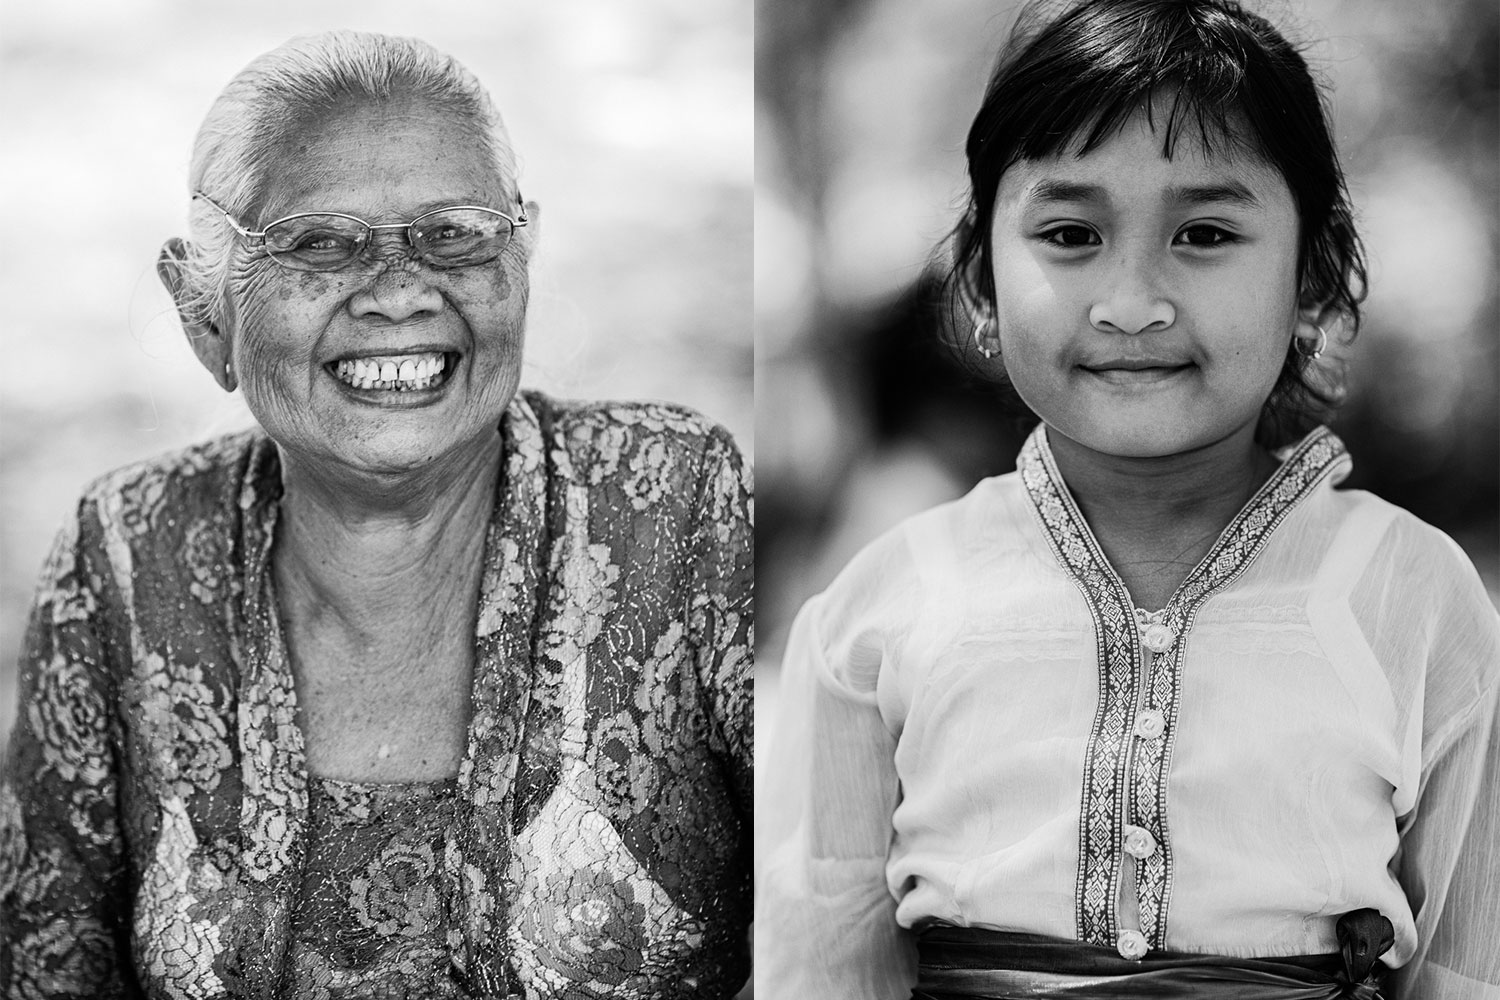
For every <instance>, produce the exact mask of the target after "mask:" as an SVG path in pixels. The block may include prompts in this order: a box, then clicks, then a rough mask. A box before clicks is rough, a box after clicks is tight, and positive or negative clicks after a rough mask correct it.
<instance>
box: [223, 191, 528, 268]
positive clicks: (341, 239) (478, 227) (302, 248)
mask: <svg viewBox="0 0 1500 1000" xmlns="http://www.w3.org/2000/svg"><path fill="white" fill-rule="evenodd" d="M193 197H194V198H202V199H203V200H204V201H206V202H208V203H209V204H210V205H212V206H213V207H214V208H216V209H218V210H219V212H220V213H221V214H222V215H223V216H224V218H225V219H226V220H227V221H228V222H229V224H230V225H231V226H233V227H234V231H235V232H237V233H239V234H240V236H242V237H243V238H244V239H245V241H246V242H247V243H248V244H249V245H250V246H251V247H261V248H264V249H265V251H266V253H267V254H269V255H270V257H271V259H272V260H274V261H276V263H278V264H280V265H281V266H282V267H289V268H291V269H292V270H294V271H337V270H340V269H341V268H344V267H347V266H348V265H349V264H350V263H351V262H352V261H354V260H356V259H357V258H358V257H359V256H360V255H361V254H362V253H364V250H365V247H366V246H367V245H368V244H369V242H370V237H371V236H372V235H373V234H374V233H375V231H376V230H377V229H404V230H405V231H406V239H407V242H408V243H410V244H411V247H412V249H413V250H415V251H416V252H417V255H418V256H419V257H421V258H422V259H423V260H425V261H426V262H427V263H429V264H431V265H432V266H433V267H440V268H453V267H472V266H474V265H475V264H488V263H489V262H490V261H492V260H494V259H495V258H496V257H499V256H500V254H501V252H502V251H504V250H505V247H506V245H507V244H509V243H510V238H511V234H513V233H514V232H515V231H516V230H517V229H519V228H520V227H522V226H524V225H526V222H527V219H526V209H525V208H524V207H523V208H522V209H521V211H520V214H519V215H518V216H517V217H516V218H511V217H510V216H509V215H506V214H505V213H504V212H498V211H496V210H495V209H493V208H482V207H480V206H478V205H452V206H450V207H448V208H439V209H437V210H436V211H432V212H428V213H426V214H425V215H419V216H417V217H416V218H415V219H413V220H412V221H411V222H399V223H391V224H389V225H380V226H372V225H371V224H370V223H368V222H366V221H365V220H363V219H359V218H355V217H354V216H352V215H344V214H343V213H341V212H298V213H297V214H295V215H288V216H284V217H283V218H280V219H277V220H276V221H275V222H271V223H268V224H267V225H266V228H265V229H263V230H261V231H260V232H254V231H252V230H249V229H246V228H245V227H244V226H242V225H240V223H239V220H237V219H235V217H234V216H232V215H230V214H229V212H228V211H227V210H225V208H224V207H223V206H222V205H220V204H219V203H218V202H216V201H214V200H213V199H212V198H210V197H209V196H208V195H206V194H204V193H203V192H202V191H194V192H193ZM517 200H518V201H519V196H518V199H517Z"/></svg>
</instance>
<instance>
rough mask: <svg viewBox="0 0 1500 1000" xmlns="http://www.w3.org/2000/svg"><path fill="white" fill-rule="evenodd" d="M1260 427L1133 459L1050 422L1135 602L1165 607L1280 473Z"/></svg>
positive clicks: (1056, 454) (1072, 483)
mask: <svg viewBox="0 0 1500 1000" xmlns="http://www.w3.org/2000/svg"><path fill="white" fill-rule="evenodd" d="M1254 430H1255V429H1254V426H1253V425H1251V426H1248V427H1246V428H1242V429H1241V430H1240V431H1237V432H1236V433H1235V434H1233V435H1231V436H1229V437H1227V438H1224V439H1223V440H1220V441H1216V442H1214V443H1212V444H1210V445H1207V446H1205V447H1202V448H1198V449H1195V450H1193V451H1190V452H1183V453H1181V454H1176V455H1166V456H1162V457H1159V458H1129V457H1122V456H1119V455H1108V454H1104V453H1102V452H1098V451H1094V450H1093V449H1091V448H1089V447H1087V446H1086V445H1083V444H1080V443H1078V442H1077V441H1074V440H1072V439H1070V438H1068V437H1066V436H1064V435H1062V434H1060V433H1058V432H1056V431H1054V430H1051V429H1050V428H1049V433H1048V438H1047V440H1048V444H1049V445H1050V446H1051V449H1052V455H1053V458H1054V459H1055V460H1056V462H1057V468H1058V471H1059V472H1061V473H1062V477H1063V480H1064V482H1066V484H1067V487H1068V490H1069V492H1071V493H1072V495H1073V499H1074V500H1075V501H1076V502H1077V503H1078V508H1079V510H1080V511H1082V512H1083V516H1084V518H1085V519H1086V520H1087V521H1088V523H1089V527H1090V528H1091V529H1092V530H1093V533H1094V537H1095V538H1096V539H1097V540H1098V542H1099V545H1100V547H1101V548H1102V549H1103V550H1104V554H1105V556H1106V557H1107V558H1108V559H1109V561H1110V564H1111V565H1112V566H1113V567H1114V569H1115V571H1116V572H1117V573H1118V574H1119V575H1120V578H1121V580H1122V581H1124V583H1125V585H1126V587H1127V589H1129V590H1130V593H1131V597H1132V598H1133V599H1134V601H1135V603H1136V605H1137V606H1139V607H1143V608H1146V609H1148V610H1155V609H1157V608H1160V607H1162V606H1163V605H1165V604H1166V603H1167V601H1168V600H1169V599H1170V598H1171V595H1172V593H1173V592H1174V591H1175V590H1176V589H1177V587H1178V585H1179V584H1181V583H1182V581H1183V579H1184V578H1185V577H1186V576H1187V575H1188V573H1190V572H1192V570H1193V567H1194V566H1196V565H1197V564H1198V562H1199V561H1200V560H1201V559H1202V558H1203V557H1204V556H1205V555H1207V554H1208V550H1209V549H1211V548H1212V547H1213V544H1214V541H1215V540H1216V539H1217V538H1218V536H1219V534H1220V532H1222V531H1223V530H1224V528H1225V527H1226V526H1227V525H1228V524H1229V522H1230V521H1232V520H1233V519H1234V517H1235V515H1236V514H1238V513H1239V512H1240V510H1241V509H1242V508H1243V507H1244V506H1245V503H1246V502H1247V501H1248V500H1249V499H1250V498H1251V497H1252V496H1254V494H1255V491H1256V490H1258V489H1259V488H1260V487H1261V485H1262V484H1263V483H1264V482H1265V481H1266V480H1267V479H1268V478H1269V477H1270V475H1271V473H1272V472H1274V471H1275V469H1276V461H1275V459H1273V458H1272V457H1271V456H1270V455H1269V454H1267V453H1266V451H1265V450H1264V449H1263V448H1261V447H1260V446H1258V445H1257V444H1256V443H1255V440H1254Z"/></svg>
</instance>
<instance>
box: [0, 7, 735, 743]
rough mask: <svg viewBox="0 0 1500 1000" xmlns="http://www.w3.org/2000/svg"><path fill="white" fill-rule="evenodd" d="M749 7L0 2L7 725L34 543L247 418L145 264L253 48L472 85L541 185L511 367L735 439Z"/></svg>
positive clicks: (2, 701)
mask: <svg viewBox="0 0 1500 1000" xmlns="http://www.w3.org/2000/svg"><path fill="white" fill-rule="evenodd" d="M753 13H754V12H753V9H752V6H751V4H750V3H749V2H747V0H549V2H548V3H544V4H543V3H510V2H502V3H496V2H493V0H447V2H444V3H441V4H413V3H410V2H399V3H398V2H394V0H361V2H358V3H354V2H342V0H339V2H335V0H257V2H256V3H253V4H224V3H216V4H203V3H193V2H188V0H109V2H102V0H100V2H91V3H86V2H75V0H54V2H47V3H8V4H3V5H0V218H3V219H4V220H5V225H6V232H7V235H8V237H9V238H8V239H5V240H3V241H0V254H3V256H0V301H3V302H4V303H5V309H4V312H5V317H4V320H3V323H0V337H3V348H4V351H5V356H6V371H7V376H8V377H7V378H6V385H5V388H4V390H3V392H0V742H3V740H4V738H5V736H6V734H7V733H8V732H9V730H10V727H11V725H12V723H13V720H14V717H15V712H16V705H15V673H14V670H15V665H16V660H17V655H18V653H19V650H20V644H21V641H22V636H23V631H24V624H25V616H26V612H27V608H28V605H29V602H30V600H31V591H32V588H33V586H34V583H35V579H36V574H37V572H38V570H39V568H40V565H41V561H42V559H43V558H44V556H45V555H46V551H47V549H48V547H49V545H50V543H51V539H52V536H53V535H54V533H55V532H56V530H57V528H58V526H59V525H60V524H61V522H62V520H63V517H64V514H65V513H66V511H67V510H68V509H69V507H70V506H71V504H72V503H73V501H74V500H75V499H76V497H77V495H78V493H79V491H80V489H81V488H82V487H83V486H84V484H85V483H87V482H88V481H89V480H90V479H92V478H94V477H95V476H98V475H100V474H102V473H104V472H107V471H108V470H110V469H112V468H114V467H116V466H119V465H121V464H124V463H126V462H130V461H134V460H136V459H139V458H143V457H146V456H149V455H153V454H157V453H160V452H163V451H166V450H169V449H173V448H177V447H180V446H182V445H184V444H186V443H188V442H191V441H195V440H200V439H203V438H205V437H208V436H210V435H213V434H217V433H221V432H224V431H227V430H232V429H238V428H240V427H245V426H249V425H250V424H251V418H250V416H249V413H248V411H247V410H245V408H244V407H243V404H242V403H241V400H240V397H239V395H238V394H236V395H235V396H233V397H230V396H226V395H225V394H224V393H222V392H221V391H220V390H219V389H218V387H217V386H216V385H215V384H214V382H213V380H212V379H211V378H210V377H209V375H208V373H207V372H205V371H204V370H203V369H202V368H201V367H200V366H199V364H198V362H197V361H196V359H194V357H193V356H192V354H191V353H190V351H189V350H188V348H187V344H186V341H185V340H184V338H183V335H182V332H181V329H180V327H179V326H178V323H177V320H176V317H175V315H174V313H173V311H172V308H171V303H170V300H169V299H168V297H167V295H166V293H165V292H164V291H163V290H162V289H161V287H160V285H159V284H158V282H157V279H156V275H155V272H154V269H153V264H154V261H155V259H156V255H157V253H158V251H159V249H160V247H161V244H162V241H163V240H164V239H165V238H167V237H168V236H172V235H176V234H182V233H185V231H186V217H187V206H188V191H187V167H188V154H189V151H190V147H191V144H192V140H193V136H194V134H195V132H196V130H197V127H198V123H199V121H200V120H201V119H202V117H203V115H204V113H205V112H206V111H207V110H208V107H209V105H210V104H211V103H212V101H213V99H214V97H215V96H216V95H217V94H218V92H219V90H220V89H221V88H222V87H223V86H224V84H225V83H227V82H228V81H229V79H230V77H231V76H233V75H234V74H235V73H237V72H238V71H239V70H240V69H241V68H242V67H243V66H244V65H245V64H246V63H247V62H249V61H250V60H251V59H252V58H253V57H255V56H256V55H258V54H260V53H261V52H264V51H266V50H268V49H271V48H274V47H275V46H277V45H279V44H280V43H281V42H283V41H285V40H286V39H287V38H290V37H291V36H293V35H296V34H302V33H307V32H313V31H320V30H324V29H327V28H333V27H350V28H363V29H371V30H377V31H384V32H388V33H393V34H408V35H417V36H419V37H421V38H424V39H426V40H427V41H429V42H431V43H433V44H434V45H436V46H437V47H438V48H440V49H442V50H444V51H446V52H449V53H451V54H452V55H454V56H456V57H457V58H458V59H459V60H460V61H461V62H463V63H465V64H466V65H467V66H469V68H470V69H472V70H473V71H474V72H475V73H476V74H477V75H478V76H479V78H480V80H481V81H483V82H484V83H485V84H486V85H487V86H488V87H489V88H490V91H491V93H492V95H493V96H494V98H495V101H496V103H497V104H498V106H499V108H500V110H501V113H502V114H503V115H504V117H505V119H506V122H507V124H508V125H509V128H510V132H511V137H512V139H513V141H514V143H515V146H516V149H517V151H518V153H519V155H520V161H521V177H520V182H521V186H522V190H523V191H524V192H525V194H526V197H527V198H529V199H534V200H536V201H538V202H540V203H541V205H542V208H543V229H542V242H541V247H540V253H539V255H538V257H537V258H536V260H535V262H534V266H533V272H532V297H531V319H530V324H529V331H528V343H527V368H526V371H525V374H524V376H523V384H526V385H530V386H534V387H537V388H541V389H544V390H547V391H549V392H552V393H554V394H557V395H562V396H574V397H584V398H589V397H616V398H646V399H667V400H672V401H676V402H680V403H685V404H687V405H689V406H692V407H695V408H697V409H698V410H700V411H702V412H704V413H706V414H707V415H708V416H710V417H711V418H713V419H715V420H717V421H719V422H721V423H723V424H725V425H726V426H727V427H728V428H729V429H730V430H731V431H732V432H733V433H734V434H735V435H736V437H737V438H738V440H739V443H740V445H741V447H742V448H743V449H744V450H745V451H746V453H747V454H748V453H749V452H750V450H751V448H752V447H753V414H752V405H753V403H752V387H751V378H752V361H751V356H752V345H751V309H752V285H751V266H752V263H751V262H752V256H751V239H752V231H753V227H752V210H753V202H752V191H751V184H752V178H753V174H752V159H751V156H752V144H753V115H752V90H751V88H752V84H751V80H752V76H751V69H752V47H753V20H754V18H753Z"/></svg>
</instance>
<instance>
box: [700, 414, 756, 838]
mask: <svg viewBox="0 0 1500 1000" xmlns="http://www.w3.org/2000/svg"><path fill="white" fill-rule="evenodd" d="M753 498H754V486H753V484H752V481H751V475H750V470H749V469H748V468H746V466H745V463H744V459H743V458H741V457H740V453H739V451H738V449H736V448H735V446H734V444H733V443H732V442H731V441H730V440H729V439H728V436H727V435H726V434H724V433H723V432H722V431H720V432H717V433H715V434H714V435H713V436H711V437H710V438H709V441H708V447H707V449H706V452H705V455H704V464H703V473H702V477H701V479H700V481H699V487H698V493H697V496H696V498H695V509H696V510H697V512H698V518H697V522H696V525H695V528H694V538H693V549H692V556H691V558H692V560H693V563H692V576H693V580H694V585H693V588H692V593H691V596H690V600H691V602H692V606H691V609H690V614H689V623H690V628H691V630H692V633H693V641H694V646H695V648H696V649H697V667H698V674H699V677H700V679H701V683H702V685H703V690H704V691H705V692H706V697H707V698H708V699H709V701H710V705H709V710H710V711H711V713H712V717H713V720H714V723H715V728H716V732H715V733H714V736H713V738H714V740H715V742H716V744H717V746H716V747H715V749H716V750H718V751H719V752H720V753H722V754H723V755H724V758H725V759H726V760H727V761H728V762H729V767H730V768H731V770H732V772H733V775H732V777H733V782H734V787H735V791H736V794H737V795H738V798H739V801H740V805H741V807H742V809H743V812H744V813H745V814H746V815H749V813H750V812H751V810H752V803H753V796H754V792H753V789H752V787H751V786H752V779H751V774H752V764H751V753H752V751H751V742H752V736H751V725H752V722H751V698H752V694H751V685H752V670H751V662H752V654H751V652H750V651H751V648H752V646H753V644H754V641H755V634H754V633H755V609H754V597H753V588H754V581H755V567H754V559H753V553H754V543H753V540H752V536H753V531H754V529H753V527H752V517H753V512H752V505H753V503H754V499H753Z"/></svg>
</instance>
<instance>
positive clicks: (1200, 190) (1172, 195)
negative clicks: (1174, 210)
mask: <svg viewBox="0 0 1500 1000" xmlns="http://www.w3.org/2000/svg"><path fill="white" fill-rule="evenodd" d="M1162 201H1164V202H1166V203H1167V204H1168V205H1242V206H1244V207H1245V208H1259V207H1260V199H1259V198H1257V197H1255V195H1254V193H1253V192H1251V190H1250V189H1249V188H1247V187H1245V185H1243V184H1240V183H1238V182H1236V181H1229V182H1228V183H1225V184H1203V185H1189V186H1186V187H1169V188H1167V190H1166V192H1165V193H1164V194H1163V195H1162Z"/></svg>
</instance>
